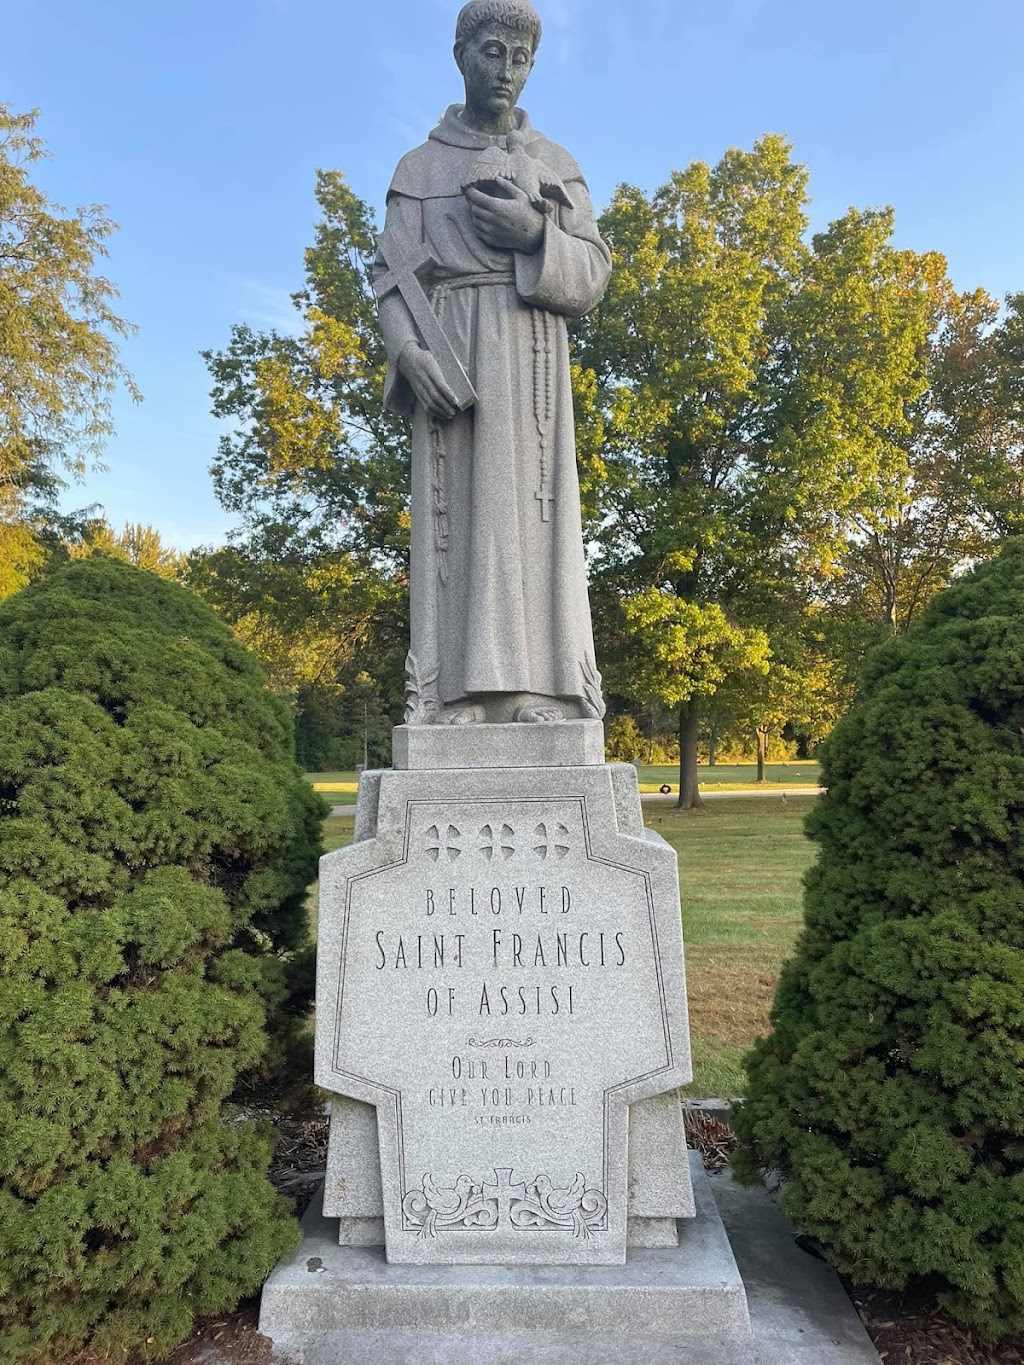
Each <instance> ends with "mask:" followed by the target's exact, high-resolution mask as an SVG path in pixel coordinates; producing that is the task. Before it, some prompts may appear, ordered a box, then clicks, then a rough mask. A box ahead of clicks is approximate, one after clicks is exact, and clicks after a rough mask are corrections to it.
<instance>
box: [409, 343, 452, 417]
mask: <svg viewBox="0 0 1024 1365" xmlns="http://www.w3.org/2000/svg"><path fill="white" fill-rule="evenodd" d="M398 368H399V369H400V370H401V371H402V373H403V374H404V375H405V377H406V379H408V381H409V383H410V385H411V386H412V391H413V393H414V394H415V395H416V401H417V402H418V403H420V404H421V406H423V407H424V408H426V410H427V412H428V413H429V414H430V415H431V417H437V418H439V419H440V420H441V421H443V422H450V421H451V420H452V418H453V417H454V416H455V414H456V412H458V410H459V405H458V403H457V402H456V401H455V395H454V393H452V391H451V389H450V388H449V387H448V384H447V383H446V381H445V378H444V375H443V374H442V373H441V367H440V365H438V363H437V361H436V360H435V359H434V357H433V356H432V355H431V354H430V352H429V351H427V350H425V349H424V348H423V347H422V346H417V345H416V344H415V342H413V343H411V344H410V345H408V346H406V348H405V350H403V352H402V354H401V356H400V357H399V360H398Z"/></svg>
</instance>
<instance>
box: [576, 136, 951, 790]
mask: <svg viewBox="0 0 1024 1365" xmlns="http://www.w3.org/2000/svg"><path fill="white" fill-rule="evenodd" d="M806 184H807V173H806V171H805V169H804V168H803V167H802V166H799V165H796V164H794V163H793V162H792V161H791V160H790V149H789V147H788V146H787V144H786V143H785V142H784V141H783V140H782V139H781V138H779V137H775V136H771V135H769V136H766V137H764V138H762V139H761V140H760V141H759V142H758V143H757V144H756V145H755V147H754V148H753V150H752V151H750V152H742V151H737V150H733V151H730V152H727V153H726V155H725V156H724V157H723V158H722V160H721V161H720V162H719V164H718V165H717V166H715V167H713V168H710V167H708V166H706V165H704V164H703V163H694V164H693V165H691V166H690V167H689V168H688V169H687V170H686V171H684V172H675V173H673V175H672V178H671V180H670V181H669V183H668V184H666V185H665V186H663V187H662V188H661V189H660V190H658V191H657V192H656V193H655V194H654V195H653V196H652V197H650V198H648V197H647V196H646V195H644V194H643V193H642V192H641V191H639V190H637V189H634V188H631V187H629V186H624V187H621V188H620V189H619V190H618V191H617V193H616V195H615V198H614V201H613V203H612V205H611V207H610V208H609V209H608V211H607V212H606V213H605V214H604V215H603V217H602V219H601V228H602V232H603V234H604V235H605V237H606V239H607V240H608V241H609V243H610V244H611V247H612V252H613V257H614V264H615V273H614V275H613V277H612V283H611V286H610V288H609V291H608V294H607V295H606V297H605V300H604V302H603V304H602V305H601V306H600V307H599V308H598V309H597V310H596V312H595V313H594V314H592V315H590V317H588V318H586V319H584V320H582V321H581V322H580V323H579V324H578V325H577V326H576V359H577V369H576V398H577V411H578V417H579V428H580V443H579V444H580V454H581V461H582V464H583V475H584V477H583V486H584V490H585V494H586V499H587V508H588V510H589V512H590V514H591V515H590V527H589V537H590V540H591V542H592V544H593V546H594V547H595V548H594V556H593V565H594V575H593V583H594V592H595V598H596V600H597V604H598V610H597V618H598V626H599V634H600V638H601V640H602V644H603V649H601V650H600V651H599V652H600V653H601V656H602V657H603V658H614V657H616V656H617V653H618V652H619V651H623V652H624V653H625V654H626V655H628V657H629V660H630V665H629V676H628V677H622V676H620V674H622V673H625V672H626V669H621V670H615V669H612V670H609V672H610V673H611V674H612V676H613V686H614V687H617V688H620V689H625V690H626V691H627V695H631V696H633V697H635V698H636V699H637V700H639V701H645V700H646V699H647V698H648V697H650V696H657V697H658V698H659V699H660V700H661V701H662V702H663V703H664V704H666V705H672V706H675V707H677V708H678V716H679V733H680V804H681V805H683V806H687V805H693V804H697V803H698V802H699V796H698V794H697V785H696V753H697V736H698V733H699V729H700V725H701V720H702V715H704V714H706V713H707V711H708V710H709V708H710V707H711V704H712V699H713V698H714V696H715V694H716V693H717V691H718V690H719V688H720V687H721V686H722V685H723V683H724V682H725V680H726V679H728V678H731V677H733V676H734V675H735V674H737V673H740V674H743V675H745V676H747V677H748V678H750V679H751V680H753V679H756V677H757V676H758V675H759V674H763V673H765V671H766V669H767V668H768V661H769V657H770V653H771V647H770V645H769V636H770V634H771V632H772V629H773V626H772V623H773V622H777V621H778V620H779V619H780V617H781V618H782V619H785V620H789V621H793V620H797V619H799V618H800V617H801V615H802V613H804V612H805V611H806V610H808V609H809V608H810V607H812V606H813V605H814V603H815V594H816V591H817V588H818V585H819V584H820V581H821V579H822V578H823V577H824V576H827V575H828V574H830V573H832V572H834V571H835V567H836V561H837V558H838V556H839V555H840V554H841V552H842V550H843V547H844V545H845V535H846V531H847V528H848V519H849V515H850V513H851V511H852V510H853V509H855V508H857V507H859V506H862V505H864V504H865V503H866V504H867V505H869V506H875V505H877V504H878V501H879V499H880V497H881V496H882V494H883V491H884V487H885V479H886V475H887V473H888V470H889V468H890V467H891V466H892V465H893V464H894V463H898V462H899V461H900V460H901V459H902V458H903V455H902V447H901V445H900V440H901V438H902V436H903V433H904V432H905V430H906V428H907V426H908V424H909V420H910V417H909V411H910V407H911V405H912V404H913V403H914V402H915V401H917V399H918V398H919V396H920V394H921V393H922V392H923V389H924V387H925V384H926V377H925V366H924V361H923V356H924V352H925V349H926V346H927V330H928V310H927V282H928V281H929V280H930V278H931V276H932V274H933V273H934V271H935V270H936V269H937V264H936V262H935V261H934V260H933V259H932V258H930V257H916V256H914V255H913V254H912V253H907V252H897V251H896V250H895V249H894V248H893V247H892V245H891V242H890V237H891V232H892V216H891V214H889V213H888V212H883V213H876V212H872V211H866V212H857V211H854V210H851V211H850V212H849V213H848V214H847V215H846V216H845V217H844V218H842V219H840V220H839V221H838V222H836V223H834V224H832V225H831V226H830V228H829V229H828V230H827V231H826V232H824V233H821V234H818V235H817V236H816V237H814V238H813V239H812V241H811V242H810V243H808V242H807V241H806V240H805V229H806V226H807V218H806V212H805V210H806V204H807V194H806ZM780 608H781V610H780Z"/></svg>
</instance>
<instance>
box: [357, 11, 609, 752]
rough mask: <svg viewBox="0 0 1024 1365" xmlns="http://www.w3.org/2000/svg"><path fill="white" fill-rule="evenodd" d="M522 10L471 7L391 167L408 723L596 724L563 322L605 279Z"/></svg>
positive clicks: (391, 377)
mask: <svg viewBox="0 0 1024 1365" xmlns="http://www.w3.org/2000/svg"><path fill="white" fill-rule="evenodd" d="M540 32H541V26H540V19H539V18H538V16H537V14H536V12H535V11H534V10H533V8H532V6H531V5H530V4H529V0H472V2H471V3H470V4H467V5H466V6H465V7H464V8H463V10H462V11H461V13H460V14H459V17H458V22H457V26H456V34H455V60H456V62H457V64H458V67H459V70H460V71H461V72H462V76H463V79H464V81H465V88H466V99H465V104H462V105H458V104H455V105H452V106H451V107H450V108H449V109H448V111H447V113H446V114H445V116H444V118H443V119H442V120H441V122H440V123H439V124H438V126H437V127H436V128H434V129H433V130H432V131H431V133H430V136H429V137H428V139H427V141H426V142H425V143H423V145H422V146H420V147H417V148H415V149H414V150H413V151H411V152H409V153H408V154H407V155H406V156H404V157H403V158H402V160H401V161H400V162H399V164H398V168H397V170H396V171H395V174H394V178H393V179H392V181H391V187H390V189H389V191H388V201H387V220H386V223H385V228H384V232H383V233H382V234H381V237H380V239H379V255H378V259H377V262H376V267H375V273H374V283H375V288H376V291H377V295H378V300H379V307H380V325H381V330H382V332H383V334H384V340H385V344H386V346H387V352H388V357H389V360H390V368H389V371H388V377H387V382H386V388H385V402H386V403H387V404H388V405H389V406H390V407H391V408H392V409H394V410H395V411H397V412H402V413H406V414H408V415H410V416H411V418H412V556H411V603H410V607H411V613H410V614H411V621H412V629H411V644H410V650H409V658H408V665H407V666H408V674H409V677H408V682H407V687H406V690H407V694H408V700H409V706H408V711H407V721H408V723H409V724H412V725H417V724H434V725H466V724H473V723H475V722H483V721H487V722H531V721H532V722H538V721H539V722H553V721H560V720H569V719H577V718H581V717H582V718H587V719H593V718H600V717H601V716H602V715H603V714H604V702H603V699H602V696H601V677H600V674H599V673H598V671H597V665H596V662H595V658H594V640H593V630H592V627H591V620H590V603H589V599H588V596H587V579H586V567H585V562H584V554H583V536H582V530H581V524H580V499H579V483H578V478H577V473H576V450H575V438H574V432H573V413H572V395H571V390H570V381H569V352H568V344H567V338H566V318H569V317H579V316H581V315H582V314H583V313H586V312H587V311H588V310H589V309H590V308H593V307H594V305H595V304H596V303H597V302H598V300H599V299H600V298H601V295H602V294H603V292H604V289H605V286H606V284H607V282H608V276H609V273H610V270H611V262H610V255H609V251H608V248H607V247H606V246H605V244H604V242H603V241H602V240H601V238H600V236H599V234H598V231H597V225H596V223H595V221H594V213H593V208H592V206H591V202H590V195H589V193H588V191H587V187H586V184H585V182H584V180H583V177H582V175H581V174H580V170H579V167H578V166H577V165H576V162H575V161H574V160H573V158H572V157H571V156H570V155H569V153H568V152H566V151H564V150H563V149H562V148H561V147H559V146H558V145H557V144H555V143H554V142H549V141H548V139H547V138H546V137H544V136H543V134H541V133H538V132H536V131H535V130H534V129H533V128H532V127H531V126H530V121H529V118H528V117H527V115H526V114H525V112H524V111H523V110H522V109H519V108H517V107H516V101H517V99H518V97H519V95H520V93H521V91H522V89H523V87H524V85H525V84H526V80H527V77H528V76H529V74H530V70H531V68H532V66H533V62H534V57H535V54H536V51H537V45H538V43H539V41H540Z"/></svg>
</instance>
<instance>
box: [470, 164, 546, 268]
mask: <svg viewBox="0 0 1024 1365" xmlns="http://www.w3.org/2000/svg"><path fill="white" fill-rule="evenodd" d="M499 184H500V185H501V189H502V194H501V195H497V194H484V192H483V190H478V189H477V188H476V187H475V186H472V185H471V186H470V187H469V188H468V189H467V190H466V192H465V193H466V203H467V204H468V205H469V211H470V213H471V214H472V215H473V227H474V228H475V229H476V234H477V236H478V237H479V238H480V240H481V241H482V242H485V243H486V244H487V245H488V246H496V247H501V248H503V249H504V250H506V251H522V252H525V253H526V254H527V255H531V254H532V253H533V252H534V251H536V250H537V249H538V247H539V246H540V244H541V242H542V241H543V240H544V215H543V213H541V212H540V210H539V209H535V208H534V207H533V205H532V204H531V203H530V199H529V196H528V195H527V194H526V193H525V192H524V191H523V190H521V189H520V188H519V186H518V185H514V184H513V183H512V181H511V180H502V181H500V182H499Z"/></svg>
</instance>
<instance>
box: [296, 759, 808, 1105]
mask: <svg viewBox="0 0 1024 1365" xmlns="http://www.w3.org/2000/svg"><path fill="white" fill-rule="evenodd" d="M647 771H651V770H650V769H648V770H647ZM815 799H816V798H814V797H804V796H791V797H789V798H788V800H787V803H786V805H785V806H784V805H783V804H782V802H781V801H780V800H771V799H770V798H765V800H763V801H742V800H741V801H729V800H723V801H714V802H712V803H711V804H709V805H707V806H705V807H704V808H703V810H699V811H677V810H674V809H673V808H672V807H671V806H670V805H667V804H666V805H665V806H659V805H657V804H655V805H653V806H652V805H648V806H646V807H645V817H646V821H647V824H648V825H649V826H651V828H653V829H656V830H657V831H658V833H659V834H662V835H664V837H665V838H666V839H667V840H668V841H669V843H670V844H672V846H673V847H674V848H675V850H676V852H677V853H678V854H679V888H680V898H681V901H682V907H683V935H684V938H685V942H686V975H687V984H688V989H689V1006H690V1035H691V1040H692V1044H693V1070H694V1080H693V1084H692V1085H691V1086H689V1087H688V1088H687V1091H686V1093H687V1094H689V1095H692V1096H695V1097H696V1096H708V1095H714V1096H728V1097H732V1096H736V1095H741V1094H742V1093H743V1089H744V1075H743V1069H742V1059H743V1055H744V1053H745V1052H746V1051H747V1049H748V1048H749V1047H750V1045H751V1043H752V1042H753V1041H754V1039H755V1038H757V1037H759V1036H760V1035H761V1034H763V1033H767V1031H768V1013H769V1010H770V1009H771V1004H772V998H773V996H774V994H775V983H776V981H777V980H778V974H779V968H780V967H781V966H782V963H783V962H784V961H785V960H786V958H787V957H788V956H789V955H790V953H791V952H792V949H793V942H794V940H795V938H796V935H797V933H798V932H799V930H800V925H801V922H802V920H801V900H800V898H801V886H800V879H801V877H802V875H803V873H804V870H805V869H806V868H807V867H808V866H809V864H810V863H811V861H812V859H813V857H814V846H813V845H812V844H811V843H809V842H808V840H807V839H806V838H805V837H804V833H803V821H804V816H805V815H806V814H807V812H808V811H809V810H810V809H811V807H812V805H813V804H814V801H815ZM352 825H353V820H352V817H351V816H350V815H348V816H331V817H330V818H328V819H327V820H325V821H324V825H323V830H324V845H325V847H326V848H327V849H335V848H342V847H344V846H345V845H346V844H348V843H350V842H351V840H352ZM309 907H310V917H311V919H312V921H313V924H314V927H315V923H316V888H315V887H314V888H311V890H310V897H309Z"/></svg>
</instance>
